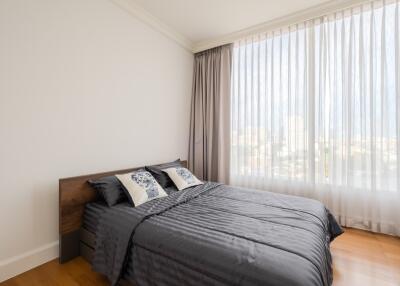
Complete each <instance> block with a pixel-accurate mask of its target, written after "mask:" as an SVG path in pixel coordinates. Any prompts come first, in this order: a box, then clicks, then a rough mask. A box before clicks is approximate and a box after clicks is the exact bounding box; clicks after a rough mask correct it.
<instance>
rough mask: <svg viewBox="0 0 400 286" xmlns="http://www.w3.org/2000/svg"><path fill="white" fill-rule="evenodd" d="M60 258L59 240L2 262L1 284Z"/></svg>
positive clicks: (0, 265)
mask: <svg viewBox="0 0 400 286" xmlns="http://www.w3.org/2000/svg"><path fill="white" fill-rule="evenodd" d="M57 257H58V240H57V241H54V242H51V243H48V244H46V245H43V246H41V247H38V248H36V249H33V250H30V251H27V252H25V253H22V254H20V255H17V256H14V257H11V258H8V259H5V260H2V261H0V282H2V281H5V280H7V279H10V278H12V277H14V276H16V275H18V274H21V273H23V272H25V271H28V270H29V269H32V268H35V267H37V266H39V265H41V264H43V263H46V262H48V261H50V260H53V259H55V258H57Z"/></svg>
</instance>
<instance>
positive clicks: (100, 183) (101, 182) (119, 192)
mask: <svg viewBox="0 0 400 286" xmlns="http://www.w3.org/2000/svg"><path fill="white" fill-rule="evenodd" d="M88 183H89V184H90V185H91V186H92V187H93V188H94V189H95V190H96V191H98V192H99V194H100V196H101V197H102V198H103V200H104V201H105V202H106V204H107V205H108V206H109V207H112V206H114V205H116V204H118V203H120V202H123V201H127V200H128V198H127V197H126V194H125V188H124V186H123V185H122V184H121V182H120V181H119V180H118V179H117V177H115V176H108V177H103V178H99V179H95V180H88Z"/></svg>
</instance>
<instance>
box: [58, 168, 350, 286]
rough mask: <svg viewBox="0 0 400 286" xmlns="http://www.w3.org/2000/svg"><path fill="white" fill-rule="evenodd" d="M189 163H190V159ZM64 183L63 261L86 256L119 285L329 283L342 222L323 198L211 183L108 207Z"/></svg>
mask: <svg viewBox="0 0 400 286" xmlns="http://www.w3.org/2000/svg"><path fill="white" fill-rule="evenodd" d="M182 163H183V164H186V162H182ZM131 170H134V169H129V170H119V171H113V172H108V173H102V174H94V175H87V176H80V177H75V178H68V179H61V180H60V262H61V263H63V262H65V261H68V260H69V259H71V258H73V257H75V256H78V255H82V256H83V257H85V258H86V259H87V260H89V261H90V263H91V264H92V267H93V269H94V270H95V271H97V272H100V273H102V274H104V275H106V276H107V277H108V279H109V280H110V284H111V285H117V284H118V283H122V284H127V285H331V283H332V258H331V254H330V249H329V244H330V242H331V241H332V240H333V239H334V238H335V237H336V236H338V235H340V234H341V233H342V229H341V228H340V226H339V225H338V224H337V223H336V221H335V219H334V218H333V216H332V215H331V214H330V213H329V211H328V210H327V209H326V208H325V207H324V205H323V204H321V203H320V202H318V201H315V200H310V199H306V198H300V197H294V196H287V195H282V194H277V193H273V192H266V191H258V190H251V189H243V188H237V187H232V186H227V185H222V184H217V183H212V182H207V183H205V184H203V185H199V186H195V187H191V188H188V189H186V190H184V191H179V192H172V193H170V194H169V195H168V196H167V197H165V198H160V199H156V200H152V201H150V202H147V203H144V204H142V205H140V206H138V207H132V206H131V205H129V204H128V203H126V202H123V203H119V204H116V205H115V206H113V207H108V206H107V205H105V204H104V203H102V202H101V201H99V200H98V197H97V196H96V193H95V192H94V190H92V189H91V187H90V186H89V185H88V184H87V180H88V179H93V178H99V177H101V176H104V175H112V174H118V173H122V172H125V171H131Z"/></svg>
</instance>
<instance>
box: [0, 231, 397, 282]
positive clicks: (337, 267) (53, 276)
mask: <svg viewBox="0 0 400 286" xmlns="http://www.w3.org/2000/svg"><path fill="white" fill-rule="evenodd" d="M331 251H332V255H333V268H334V279H333V285H337V286H338V285H352V286H355V285H363V286H369V285H371V286H372V285H374V286H375V285H377V286H386V285H396V286H399V285H400V238H395V237H391V236H387V235H380V234H374V233H370V232H366V231H361V230H355V229H346V232H345V233H344V234H343V235H341V236H340V237H338V238H337V239H336V240H335V241H334V242H332V244H331ZM0 285H1V286H22V285H32V286H41V285H54V286H57V285H85V286H87V285H88V286H90V285H100V286H101V285H108V283H107V280H106V279H105V278H104V277H102V276H101V275H99V274H96V273H94V272H93V271H91V269H90V265H89V264H88V263H87V262H86V261H85V260H83V259H82V258H76V259H74V260H72V261H70V262H68V263H66V264H63V265H60V264H58V261H57V260H53V261H50V262H48V263H46V264H44V265H42V266H39V267H37V268H35V269H32V270H30V271H28V272H26V273H23V274H21V275H19V276H17V277H14V278H12V279H10V280H7V281H5V282H3V283H0Z"/></svg>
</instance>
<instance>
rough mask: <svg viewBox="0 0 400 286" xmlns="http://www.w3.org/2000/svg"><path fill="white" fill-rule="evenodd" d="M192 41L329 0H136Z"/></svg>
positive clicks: (226, 32) (247, 26)
mask: <svg viewBox="0 0 400 286" xmlns="http://www.w3.org/2000/svg"><path fill="white" fill-rule="evenodd" d="M135 2H136V3H137V4H138V5H139V6H141V7H142V8H143V9H144V10H146V11H147V12H148V13H149V14H151V15H152V16H154V17H156V18H157V19H158V20H160V21H161V22H163V23H164V24H166V25H167V26H169V27H170V28H172V29H173V30H175V31H176V32H178V33H180V34H181V35H182V36H184V37H185V38H187V39H188V40H190V41H191V42H193V43H199V42H203V41H207V40H212V39H216V38H219V37H223V36H225V35H228V34H231V33H233V32H237V31H239V30H243V29H246V28H249V27H251V26H254V25H258V24H261V23H264V22H267V21H271V20H274V19H276V18H280V17H283V16H286V15H289V14H293V13H295V12H299V11H301V10H305V9H307V8H310V7H313V6H316V5H319V4H322V3H325V2H329V1H328V0H135Z"/></svg>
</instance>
